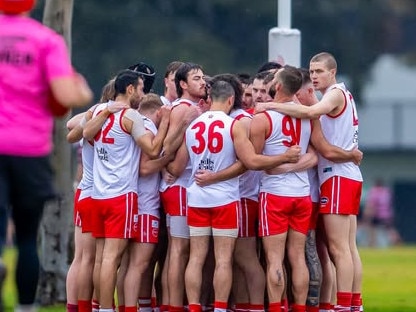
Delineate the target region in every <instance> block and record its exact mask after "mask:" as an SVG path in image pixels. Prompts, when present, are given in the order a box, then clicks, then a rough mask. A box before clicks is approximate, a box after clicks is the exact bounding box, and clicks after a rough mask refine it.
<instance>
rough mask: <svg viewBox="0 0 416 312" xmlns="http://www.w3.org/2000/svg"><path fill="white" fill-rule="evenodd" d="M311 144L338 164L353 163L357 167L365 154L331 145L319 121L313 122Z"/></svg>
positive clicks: (357, 150)
mask: <svg viewBox="0 0 416 312" xmlns="http://www.w3.org/2000/svg"><path fill="white" fill-rule="evenodd" d="M311 142H312V144H313V146H314V147H315V149H316V150H317V151H318V153H319V154H321V155H322V156H323V157H325V158H326V159H329V160H330V161H333V162H336V163H342V162H350V161H351V162H353V163H355V164H356V165H359V164H360V163H361V160H362V159H363V153H362V152H361V151H360V150H359V149H358V148H354V149H352V150H344V149H342V148H340V147H338V146H335V145H332V144H330V143H329V142H328V141H327V140H326V138H325V136H324V134H323V132H322V129H321V123H320V122H319V120H314V121H313V128H312V135H311Z"/></svg>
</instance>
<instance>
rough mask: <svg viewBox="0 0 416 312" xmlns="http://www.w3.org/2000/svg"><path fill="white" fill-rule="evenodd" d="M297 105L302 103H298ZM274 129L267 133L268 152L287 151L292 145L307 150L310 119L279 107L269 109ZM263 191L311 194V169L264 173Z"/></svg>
mask: <svg viewBox="0 0 416 312" xmlns="http://www.w3.org/2000/svg"><path fill="white" fill-rule="evenodd" d="M293 105H300V104H295V103H293ZM264 114H266V116H267V118H268V120H269V123H270V133H269V134H268V135H267V137H266V141H265V144H264V148H263V154H264V155H279V154H283V153H284V152H285V151H286V150H287V148H288V147H290V146H292V145H299V146H300V147H301V154H305V153H306V150H307V148H308V145H309V140H310V136H311V131H312V125H311V121H310V120H309V119H298V118H293V117H290V116H287V115H283V114H281V113H278V112H275V111H266V112H265V113H264ZM260 192H266V193H270V194H274V195H279V196H292V197H300V196H308V195H309V194H310V186H309V178H308V173H307V170H304V171H299V172H289V173H282V174H276V175H269V174H267V173H265V172H264V173H263V176H262V178H261V183H260Z"/></svg>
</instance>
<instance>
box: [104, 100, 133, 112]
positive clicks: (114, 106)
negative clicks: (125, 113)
mask: <svg viewBox="0 0 416 312" xmlns="http://www.w3.org/2000/svg"><path fill="white" fill-rule="evenodd" d="M127 108H130V106H129V105H128V104H126V103H123V102H113V101H110V102H108V103H107V110H108V112H109V113H111V114H114V113H117V112H119V111H121V110H123V109H127Z"/></svg>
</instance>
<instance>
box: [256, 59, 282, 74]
mask: <svg viewBox="0 0 416 312" xmlns="http://www.w3.org/2000/svg"><path fill="white" fill-rule="evenodd" d="M280 68H282V65H280V64H279V63H277V62H273V61H270V62H266V63H264V64H263V65H261V66H260V67H259V69H258V70H257V73H261V72H265V71H275V70H277V69H280Z"/></svg>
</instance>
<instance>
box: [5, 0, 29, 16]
mask: <svg viewBox="0 0 416 312" xmlns="http://www.w3.org/2000/svg"><path fill="white" fill-rule="evenodd" d="M35 4H36V0H0V12H3V13H4V14H21V13H25V12H29V11H31V10H32V9H33V8H34V6H35Z"/></svg>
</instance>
